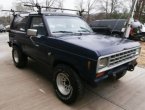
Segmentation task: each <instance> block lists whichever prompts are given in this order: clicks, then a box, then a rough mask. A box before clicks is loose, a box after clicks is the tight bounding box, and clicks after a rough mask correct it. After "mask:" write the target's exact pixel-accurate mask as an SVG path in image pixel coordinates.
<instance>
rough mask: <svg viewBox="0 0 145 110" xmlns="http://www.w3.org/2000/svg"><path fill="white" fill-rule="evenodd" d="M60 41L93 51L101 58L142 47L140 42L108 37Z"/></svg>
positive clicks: (83, 37)
mask: <svg viewBox="0 0 145 110" xmlns="http://www.w3.org/2000/svg"><path fill="white" fill-rule="evenodd" d="M59 39H60V40H63V41H65V42H68V43H71V44H74V45H77V46H80V47H83V48H86V49H89V50H92V51H94V52H96V53H97V54H98V55H99V56H103V55H108V54H112V53H115V52H119V51H123V50H126V49H130V48H135V47H139V46H140V44H139V43H138V42H135V41H132V40H128V39H126V38H115V37H110V36H106V35H82V36H67V37H61V38H59Z"/></svg>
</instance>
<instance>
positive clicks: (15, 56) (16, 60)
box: [14, 50, 19, 63]
mask: <svg viewBox="0 0 145 110" xmlns="http://www.w3.org/2000/svg"><path fill="white" fill-rule="evenodd" d="M14 61H15V62H16V63H18V62H19V58H18V52H17V51H16V50H14Z"/></svg>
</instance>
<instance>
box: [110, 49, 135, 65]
mask: <svg viewBox="0 0 145 110" xmlns="http://www.w3.org/2000/svg"><path fill="white" fill-rule="evenodd" d="M135 56H136V49H133V50H129V51H125V52H122V53H118V54H115V55H112V56H110V60H109V66H114V65H116V64H119V63H123V62H125V61H127V60H130V59H132V58H134V57H135Z"/></svg>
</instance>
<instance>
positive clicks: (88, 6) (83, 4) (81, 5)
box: [76, 0, 98, 22]
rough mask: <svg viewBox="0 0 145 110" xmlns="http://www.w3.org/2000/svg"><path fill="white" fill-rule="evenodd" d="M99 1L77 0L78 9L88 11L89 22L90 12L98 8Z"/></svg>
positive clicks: (88, 19) (88, 20)
mask: <svg viewBox="0 0 145 110" xmlns="http://www.w3.org/2000/svg"><path fill="white" fill-rule="evenodd" d="M97 1H98V0H87V1H85V0H79V1H78V0H77V1H76V9H77V10H79V11H80V12H81V13H82V12H84V10H85V11H86V12H87V22H90V14H91V12H92V11H93V10H96V8H97Z"/></svg>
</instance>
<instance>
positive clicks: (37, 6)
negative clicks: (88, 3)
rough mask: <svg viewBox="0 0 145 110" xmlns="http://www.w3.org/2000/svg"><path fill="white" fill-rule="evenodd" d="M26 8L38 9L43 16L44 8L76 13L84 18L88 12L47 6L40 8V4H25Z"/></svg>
mask: <svg viewBox="0 0 145 110" xmlns="http://www.w3.org/2000/svg"><path fill="white" fill-rule="evenodd" d="M24 6H28V7H36V8H37V9H38V13H39V14H41V11H42V8H47V9H56V10H66V11H76V12H78V13H79V15H80V16H82V13H83V12H86V11H85V10H81V11H79V10H74V9H66V8H56V7H47V6H40V5H39V4H38V3H36V4H35V5H27V4H25V5H24Z"/></svg>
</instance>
